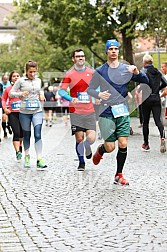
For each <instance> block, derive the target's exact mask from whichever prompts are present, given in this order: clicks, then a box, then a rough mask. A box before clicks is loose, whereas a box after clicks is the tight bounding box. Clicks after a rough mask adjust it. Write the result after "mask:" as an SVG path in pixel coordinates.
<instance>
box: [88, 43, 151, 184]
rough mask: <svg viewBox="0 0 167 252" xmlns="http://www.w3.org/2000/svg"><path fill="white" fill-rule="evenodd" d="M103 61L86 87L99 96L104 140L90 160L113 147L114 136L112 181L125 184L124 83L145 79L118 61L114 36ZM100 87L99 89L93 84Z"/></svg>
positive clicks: (126, 129) (126, 116) (126, 114)
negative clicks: (115, 155) (113, 176)
mask: <svg viewBox="0 0 167 252" xmlns="http://www.w3.org/2000/svg"><path fill="white" fill-rule="evenodd" d="M106 54H107V62H106V63H104V64H103V65H102V66H100V67H98V68H97V69H96V71H95V72H94V74H93V77H92V79H91V81H90V84H89V87H88V90H87V92H88V94H89V95H91V96H93V97H95V98H96V99H100V101H101V104H100V117H99V127H100V131H101V135H102V137H103V139H104V143H103V144H101V145H100V146H99V147H98V149H97V151H96V153H95V154H94V155H93V163H94V164H95V165H97V164H99V162H100V160H101V159H102V158H103V154H104V153H110V152H112V151H113V150H114V149H115V142H116V140H118V152H117V157H116V159H117V171H116V174H115V180H114V183H115V184H120V185H129V182H128V181H127V180H126V179H125V178H124V177H123V174H122V171H123V167H124V164H125V161H126V157H127V140H128V136H129V132H130V117H129V112H128V105H127V99H126V98H127V97H126V96H127V94H128V84H129V81H130V80H134V81H137V82H139V83H140V82H143V83H148V78H147V76H146V74H145V73H142V72H139V70H138V69H137V67H136V66H134V65H128V64H124V63H120V62H119V61H118V55H119V43H118V41H117V40H116V39H111V40H107V42H106ZM98 87H100V91H99V92H98V91H97V88H98Z"/></svg>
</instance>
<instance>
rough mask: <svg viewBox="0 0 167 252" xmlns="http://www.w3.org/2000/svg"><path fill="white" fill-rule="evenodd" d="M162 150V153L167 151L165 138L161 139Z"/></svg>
mask: <svg viewBox="0 0 167 252" xmlns="http://www.w3.org/2000/svg"><path fill="white" fill-rule="evenodd" d="M160 152H161V153H165V152H166V143H165V139H163V138H162V139H161V145H160Z"/></svg>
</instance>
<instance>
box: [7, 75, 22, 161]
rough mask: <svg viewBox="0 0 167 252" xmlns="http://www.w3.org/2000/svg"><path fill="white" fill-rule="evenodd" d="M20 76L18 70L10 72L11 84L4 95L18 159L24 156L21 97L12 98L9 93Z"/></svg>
mask: <svg viewBox="0 0 167 252" xmlns="http://www.w3.org/2000/svg"><path fill="white" fill-rule="evenodd" d="M19 78H20V74H19V73H18V72H17V71H12V72H11V73H10V75H9V81H10V83H11V85H10V86H8V87H7V88H6V89H5V92H4V94H3V96H2V107H3V109H4V112H5V114H6V115H8V119H9V124H10V126H11V128H12V131H13V146H14V149H15V151H16V159H17V160H20V159H21V158H22V138H23V131H22V127H21V124H20V121H19V112H20V99H19V98H10V97H9V93H10V90H11V89H12V87H13V85H14V83H15V82H16V81H17V79H19Z"/></svg>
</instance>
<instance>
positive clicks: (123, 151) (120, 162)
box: [116, 147, 127, 175]
mask: <svg viewBox="0 0 167 252" xmlns="http://www.w3.org/2000/svg"><path fill="white" fill-rule="evenodd" d="M126 156H127V147H126V148H118V153H117V173H116V175H117V174H118V173H122V170H123V167H124V164H125V160H126Z"/></svg>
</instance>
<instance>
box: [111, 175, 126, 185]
mask: <svg viewBox="0 0 167 252" xmlns="http://www.w3.org/2000/svg"><path fill="white" fill-rule="evenodd" d="M114 184H117V185H129V182H128V181H127V180H126V179H125V178H124V177H123V174H122V173H118V174H117V175H115V180H114Z"/></svg>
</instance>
